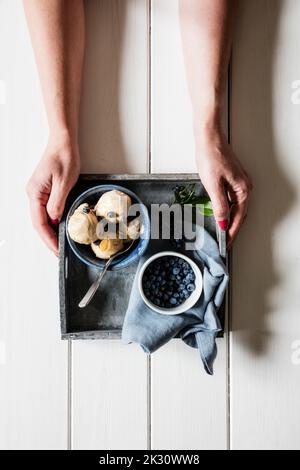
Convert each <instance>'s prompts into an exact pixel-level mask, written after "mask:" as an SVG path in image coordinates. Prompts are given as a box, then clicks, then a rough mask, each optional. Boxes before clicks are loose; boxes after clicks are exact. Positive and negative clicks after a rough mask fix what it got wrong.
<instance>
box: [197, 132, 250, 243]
mask: <svg viewBox="0 0 300 470" xmlns="http://www.w3.org/2000/svg"><path fill="white" fill-rule="evenodd" d="M196 157H197V165H198V172H199V176H200V179H201V181H202V183H203V185H204V187H205V189H206V191H207V192H208V195H209V197H210V199H211V202H212V207H213V211H214V216H215V218H216V221H217V222H218V224H219V226H220V227H221V229H223V230H228V247H230V246H231V245H232V242H233V240H234V239H235V237H236V235H237V233H238V231H239V230H240V228H241V226H242V224H243V222H244V220H245V218H246V215H247V210H248V201H249V196H250V192H251V190H252V182H251V179H250V177H249V175H248V174H247V173H246V171H245V169H244V168H243V167H242V164H241V162H240V161H239V160H238V158H237V157H236V156H235V154H234V153H233V150H232V148H231V146H230V145H229V144H228V142H227V139H226V137H225V135H224V134H223V132H222V131H220V130H215V129H209V130H206V131H205V132H201V134H200V135H199V136H197V137H196Z"/></svg>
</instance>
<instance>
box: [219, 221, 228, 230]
mask: <svg viewBox="0 0 300 470" xmlns="http://www.w3.org/2000/svg"><path fill="white" fill-rule="evenodd" d="M218 224H219V227H220V229H221V230H227V229H228V220H219V221H218Z"/></svg>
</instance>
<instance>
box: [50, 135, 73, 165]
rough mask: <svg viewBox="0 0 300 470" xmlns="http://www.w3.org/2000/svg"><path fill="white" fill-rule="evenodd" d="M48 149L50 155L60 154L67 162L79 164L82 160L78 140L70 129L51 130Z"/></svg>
mask: <svg viewBox="0 0 300 470" xmlns="http://www.w3.org/2000/svg"><path fill="white" fill-rule="evenodd" d="M47 149H48V151H49V153H52V154H54V153H59V155H60V156H61V158H62V159H64V160H66V161H73V162H79V160H80V158H79V147H78V138H77V135H76V134H75V133H74V132H71V131H70V129H66V128H56V129H53V128H52V129H50V133H49V139H48V144H47Z"/></svg>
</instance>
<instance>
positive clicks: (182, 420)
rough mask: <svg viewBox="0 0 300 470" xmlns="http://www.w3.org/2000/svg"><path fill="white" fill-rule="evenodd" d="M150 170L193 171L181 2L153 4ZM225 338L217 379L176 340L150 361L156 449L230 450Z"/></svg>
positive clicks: (221, 341)
mask: <svg viewBox="0 0 300 470" xmlns="http://www.w3.org/2000/svg"><path fill="white" fill-rule="evenodd" d="M151 31H152V80H151V83H152V110H151V114H152V131H151V134H152V140H151V142H152V148H151V155H152V158H151V169H152V171H153V172H154V173H159V172H166V173H168V172H186V173H189V172H195V171H196V165H195V162H194V141H193V132H192V118H191V105H190V100H189V95H188V91H187V85H186V78H185V72H184V64H183V58H182V46H181V40H180V30H179V20H178V10H177V2H176V1H174V0H153V1H152V24H151ZM226 341H227V339H226V336H225V338H223V339H219V340H218V349H219V352H218V359H217V361H216V367H215V375H214V376H213V377H209V376H207V375H206V374H205V372H204V371H203V369H202V364H201V361H200V358H199V354H198V352H197V351H196V350H192V349H189V348H188V346H186V345H184V344H181V342H180V341H178V340H174V341H173V342H171V343H169V344H168V345H167V346H164V347H163V348H162V349H161V350H159V351H157V352H156V353H155V354H154V355H153V357H152V361H151V363H152V447H153V448H154V449H224V448H226V445H227V435H226V429H227V414H226V413H227V406H226V405H227V403H226V386H227V383H226V350H227V348H226Z"/></svg>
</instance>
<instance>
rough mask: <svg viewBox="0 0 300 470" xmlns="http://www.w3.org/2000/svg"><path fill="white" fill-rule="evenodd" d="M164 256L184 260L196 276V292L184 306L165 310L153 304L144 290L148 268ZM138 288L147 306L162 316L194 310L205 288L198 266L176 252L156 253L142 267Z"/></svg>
mask: <svg viewBox="0 0 300 470" xmlns="http://www.w3.org/2000/svg"><path fill="white" fill-rule="evenodd" d="M164 256H175V257H177V258H182V259H184V260H185V261H186V262H187V263H189V265H190V266H191V268H192V269H193V272H194V274H195V290H194V291H193V292H192V293H191V295H190V296H189V298H188V299H186V300H185V301H184V302H183V303H182V304H180V305H178V306H177V307H173V308H165V307H159V306H157V305H155V304H153V303H152V302H151V301H150V300H149V299H148V298H147V297H146V296H145V294H144V290H143V275H144V272H145V270H146V268H147V267H148V266H149V264H151V263H152V262H153V261H154V260H156V259H157V258H162V257H164ZM138 286H139V291H140V294H141V297H142V299H143V301H144V302H145V304H146V305H147V306H148V307H149V308H151V310H154V311H155V312H157V313H161V314H162V315H179V314H180V313H183V312H186V311H187V310H189V309H190V308H192V307H193V306H194V305H195V303H196V302H197V301H198V300H199V298H200V296H201V293H202V287H203V281H202V273H201V271H200V269H199V267H198V266H197V264H196V263H195V262H194V261H193V260H191V259H190V258H188V256H185V255H183V254H181V253H177V252H176V251H161V252H160V253H156V254H155V255H153V256H151V257H150V258H149V259H147V261H145V263H144V264H143V265H142V267H141V269H140V272H139V278H138Z"/></svg>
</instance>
